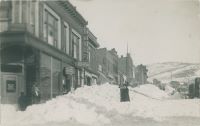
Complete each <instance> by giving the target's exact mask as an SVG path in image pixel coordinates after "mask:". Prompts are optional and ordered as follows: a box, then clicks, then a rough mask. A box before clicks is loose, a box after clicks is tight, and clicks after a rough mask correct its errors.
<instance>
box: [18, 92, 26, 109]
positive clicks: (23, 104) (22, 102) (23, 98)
mask: <svg viewBox="0 0 200 126" xmlns="http://www.w3.org/2000/svg"><path fill="white" fill-rule="evenodd" d="M18 106H19V110H20V111H24V110H25V109H26V107H27V98H26V96H25V95H24V92H21V94H20V97H19V98H18Z"/></svg>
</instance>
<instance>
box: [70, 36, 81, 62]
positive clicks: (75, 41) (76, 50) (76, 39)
mask: <svg viewBox="0 0 200 126" xmlns="http://www.w3.org/2000/svg"><path fill="white" fill-rule="evenodd" d="M79 39H80V38H79V37H78V36H77V35H75V34H74V33H72V45H73V57H74V58H75V59H78V58H79Z"/></svg>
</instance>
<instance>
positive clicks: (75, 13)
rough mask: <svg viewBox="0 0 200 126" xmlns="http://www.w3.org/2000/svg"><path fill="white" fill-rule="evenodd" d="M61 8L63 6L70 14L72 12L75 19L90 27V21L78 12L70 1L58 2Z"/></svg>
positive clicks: (61, 0)
mask: <svg viewBox="0 0 200 126" xmlns="http://www.w3.org/2000/svg"><path fill="white" fill-rule="evenodd" d="M57 2H58V3H59V4H60V5H61V6H63V7H64V8H65V9H66V10H67V11H68V12H70V15H72V16H73V17H77V18H78V20H80V21H81V23H83V24H84V25H88V21H86V20H85V19H84V18H83V16H82V15H81V14H80V13H79V12H78V11H77V10H76V7H75V6H73V5H72V4H71V3H70V2H69V0H60V1H57Z"/></svg>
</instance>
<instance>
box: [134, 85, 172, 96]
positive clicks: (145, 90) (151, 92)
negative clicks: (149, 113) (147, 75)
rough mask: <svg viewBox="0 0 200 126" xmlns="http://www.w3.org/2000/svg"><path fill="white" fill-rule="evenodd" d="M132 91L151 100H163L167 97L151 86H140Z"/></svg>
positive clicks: (161, 91) (164, 93) (163, 92)
mask: <svg viewBox="0 0 200 126" xmlns="http://www.w3.org/2000/svg"><path fill="white" fill-rule="evenodd" d="M134 91H136V92H139V93H141V94H144V95H146V96H148V97H151V98H157V99H163V98H168V97H169V95H168V94H167V93H166V92H165V91H163V90H160V89H159V88H158V87H156V86H155V85H152V84H144V85H140V86H139V87H136V88H134Z"/></svg>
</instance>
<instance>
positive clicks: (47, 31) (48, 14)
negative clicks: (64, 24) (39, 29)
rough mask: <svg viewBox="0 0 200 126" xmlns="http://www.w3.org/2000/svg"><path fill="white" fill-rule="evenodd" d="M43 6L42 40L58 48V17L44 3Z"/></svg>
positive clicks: (59, 45) (59, 43)
mask: <svg viewBox="0 0 200 126" xmlns="http://www.w3.org/2000/svg"><path fill="white" fill-rule="evenodd" d="M44 8H45V9H44V28H43V30H44V31H43V32H44V40H45V41H47V42H48V43H49V44H50V45H52V46H54V47H57V48H59V49H60V48H61V42H60V37H61V36H60V17H59V16H58V15H57V14H56V13H55V12H54V11H53V10H51V9H50V8H49V7H47V6H46V5H45V6H44Z"/></svg>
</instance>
